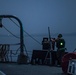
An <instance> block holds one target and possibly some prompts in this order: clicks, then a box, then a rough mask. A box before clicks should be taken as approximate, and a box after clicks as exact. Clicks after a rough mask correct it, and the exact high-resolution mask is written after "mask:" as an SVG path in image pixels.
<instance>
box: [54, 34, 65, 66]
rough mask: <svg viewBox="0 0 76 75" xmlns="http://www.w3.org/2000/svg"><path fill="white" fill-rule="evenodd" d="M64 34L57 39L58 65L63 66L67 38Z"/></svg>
mask: <svg viewBox="0 0 76 75" xmlns="http://www.w3.org/2000/svg"><path fill="white" fill-rule="evenodd" d="M62 37H63V36H62V34H59V35H58V37H57V39H56V40H55V41H56V47H57V65H60V66H61V60H62V57H63V55H64V53H65V40H64V39H63V38H62Z"/></svg>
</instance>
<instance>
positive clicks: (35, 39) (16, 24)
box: [9, 18, 42, 45]
mask: <svg viewBox="0 0 76 75" xmlns="http://www.w3.org/2000/svg"><path fill="white" fill-rule="evenodd" d="M9 19H10V20H11V21H12V22H13V23H15V24H16V26H18V27H20V26H19V25H18V24H17V23H16V22H14V21H13V20H12V19H11V18H9ZM23 31H24V32H25V33H26V34H27V35H28V36H30V37H31V38H32V39H33V40H35V41H36V42H37V43H39V44H40V45H42V44H41V43H40V42H39V41H37V40H36V39H35V38H34V37H32V36H31V35H30V34H29V33H27V32H26V31H25V30H23Z"/></svg>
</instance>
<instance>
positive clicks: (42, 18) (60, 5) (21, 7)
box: [0, 0, 76, 52]
mask: <svg viewBox="0 0 76 75" xmlns="http://www.w3.org/2000/svg"><path fill="white" fill-rule="evenodd" d="M0 15H14V16H16V17H18V18H19V19H20V20H21V22H22V24H23V29H24V30H25V31H26V32H27V33H29V34H30V35H31V36H32V37H33V38H35V39H36V40H37V41H38V42H40V43H41V42H42V39H43V37H49V35H48V27H50V33H51V37H52V38H57V35H58V34H59V33H62V34H63V38H64V39H65V41H66V48H67V51H69V52H72V51H73V50H74V49H75V48H76V21H75V20H76V0H0ZM14 21H15V20H14ZM15 22H16V21H15ZM2 23H3V25H4V26H5V27H6V28H7V29H8V30H9V31H11V32H12V33H13V34H14V35H16V36H19V28H18V27H17V26H16V25H15V24H14V23H13V22H12V21H11V20H10V19H3V21H2ZM16 23H17V22H16ZM17 24H18V23H17ZM26 32H24V43H25V45H26V48H27V51H32V50H33V49H35V50H38V49H39V50H41V49H42V45H41V44H39V43H38V42H36V41H35V40H33V39H32V38H31V37H30V36H28V35H27V34H26ZM0 43H8V44H10V43H19V39H17V38H15V37H13V36H12V35H11V34H10V33H8V32H7V31H6V30H5V29H4V28H0Z"/></svg>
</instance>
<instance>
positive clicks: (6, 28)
mask: <svg viewBox="0 0 76 75" xmlns="http://www.w3.org/2000/svg"><path fill="white" fill-rule="evenodd" d="M3 27H4V28H5V29H6V30H7V31H8V32H9V33H10V34H12V35H13V36H14V37H16V38H18V39H20V38H19V37H17V36H16V35H14V34H13V33H12V32H10V31H9V30H8V29H7V28H6V27H5V26H4V25H3Z"/></svg>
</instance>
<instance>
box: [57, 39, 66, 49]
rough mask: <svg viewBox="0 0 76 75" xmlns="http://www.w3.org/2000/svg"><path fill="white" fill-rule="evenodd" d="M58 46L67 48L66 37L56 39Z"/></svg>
mask: <svg viewBox="0 0 76 75" xmlns="http://www.w3.org/2000/svg"><path fill="white" fill-rule="evenodd" d="M56 47H57V48H58V49H61V48H62V49H63V48H65V40H64V39H58V40H57V41H56Z"/></svg>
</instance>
